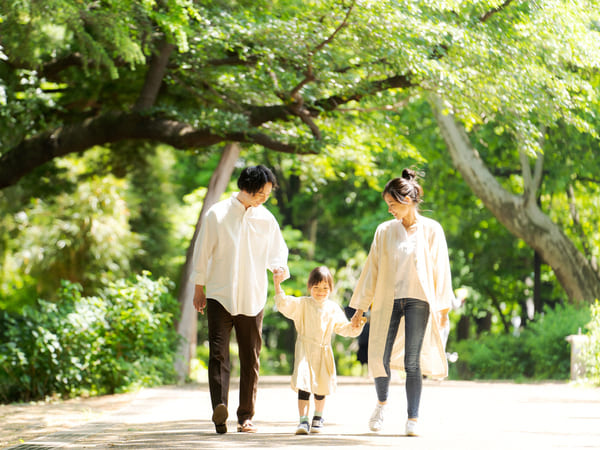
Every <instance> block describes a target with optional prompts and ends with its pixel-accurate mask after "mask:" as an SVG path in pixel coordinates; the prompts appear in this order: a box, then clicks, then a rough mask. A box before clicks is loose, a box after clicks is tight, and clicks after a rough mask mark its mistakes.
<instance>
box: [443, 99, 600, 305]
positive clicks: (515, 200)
mask: <svg viewBox="0 0 600 450" xmlns="http://www.w3.org/2000/svg"><path fill="white" fill-rule="evenodd" d="M432 103H433V111H434V115H435V118H436V121H437V123H438V126H439V128H440V131H441V133H442V136H443V138H444V140H445V141H446V145H447V146H448V151H449V152H450V156H451V157H452V161H453V163H454V166H455V167H456V169H457V170H458V171H459V172H460V173H461V174H462V176H463V179H464V180H465V181H466V183H467V184H468V185H469V186H470V188H471V189H472V190H473V193H474V194H475V195H476V196H477V197H479V198H480V199H481V201H482V202H483V203H484V204H485V206H486V207H487V208H488V209H489V210H490V211H491V212H492V214H494V216H496V218H497V219H498V220H499V221H500V222H501V223H502V224H503V225H504V226H505V227H506V228H507V229H508V230H509V231H510V232H511V233H512V234H513V235H515V236H516V237H518V238H520V239H523V241H525V242H526V243H527V244H528V245H529V246H530V247H531V248H533V249H534V250H535V251H537V252H538V253H539V255H540V257H541V258H542V259H543V260H544V262H545V263H546V264H548V265H549V266H550V267H552V269H553V270H554V273H555V274H556V277H557V279H558V281H559V282H560V284H561V286H562V287H563V289H564V290H565V292H566V293H567V295H568V296H569V299H571V301H573V302H579V301H586V302H593V301H594V300H595V299H598V298H600V278H599V276H598V274H597V273H596V272H595V271H594V269H593V267H592V264H591V262H590V261H588V260H587V259H586V258H585V256H584V255H583V254H582V253H581V252H579V250H578V249H577V247H576V246H575V245H574V244H573V242H572V241H571V240H570V239H569V238H568V237H567V236H566V235H565V234H564V233H563V231H562V229H561V228H560V227H559V226H558V225H557V224H555V223H554V222H552V221H551V220H550V218H549V217H548V216H546V215H545V214H544V213H543V212H542V210H541V209H540V208H539V206H538V205H537V203H536V195H537V186H536V181H538V182H539V179H540V177H541V163H542V161H543V159H542V158H541V157H540V158H538V161H537V163H536V167H535V174H533V176H532V174H531V173H530V171H531V167H529V164H524V161H525V158H521V161H522V168H521V170H522V173H523V179H524V184H525V186H524V187H525V191H524V193H523V195H521V196H519V195H514V194H512V193H510V192H508V191H507V190H506V189H504V188H503V187H502V185H500V183H498V181H496V179H495V178H494V176H493V175H492V174H491V173H490V171H489V170H488V168H487V167H486V166H485V163H484V162H483V161H482V160H481V158H480V157H479V154H478V152H477V150H475V148H474V147H473V145H472V144H471V142H470V141H469V138H468V136H467V133H466V131H465V129H464V127H463V126H462V124H460V123H458V122H457V121H456V120H455V119H454V116H453V115H452V114H447V113H446V112H445V111H444V110H445V109H446V107H445V106H444V104H443V101H442V100H441V99H440V98H438V97H436V98H434V99H433V102H432Z"/></svg>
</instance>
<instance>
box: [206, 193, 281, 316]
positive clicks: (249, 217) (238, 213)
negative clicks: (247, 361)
mask: <svg viewBox="0 0 600 450" xmlns="http://www.w3.org/2000/svg"><path fill="white" fill-rule="evenodd" d="M287 258H288V248H287V246H286V244H285V241H284V240H283V236H282V234H281V230H280V229H279V224H278V223H277V220H276V219H275V217H274V216H273V214H271V212H270V211H269V210H267V208H265V207H264V206H262V205H260V206H258V207H253V206H251V207H249V208H247V209H246V207H245V206H244V205H243V204H242V203H241V202H240V201H239V200H238V199H237V194H234V195H233V196H232V197H230V198H228V199H226V200H222V201H220V202H218V203H216V204H214V205H213V206H212V207H211V208H210V209H209V210H208V211H207V213H206V215H205V216H204V218H203V219H202V226H201V227H200V233H199V235H198V239H197V241H196V247H195V251H194V260H195V267H194V271H195V275H194V281H195V284H197V285H203V286H205V287H206V297H207V298H212V299H215V300H217V301H218V302H219V303H221V305H223V307H224V308H225V309H226V310H227V311H228V312H229V313H230V314H231V315H238V314H243V315H246V316H256V315H257V314H258V313H260V311H262V309H263V308H264V306H265V303H266V301H267V288H268V278H267V269H269V270H271V271H274V270H275V269H278V268H283V269H284V270H285V271H286V275H288V274H289V271H288V269H287Z"/></svg>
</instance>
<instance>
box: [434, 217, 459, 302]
mask: <svg viewBox="0 0 600 450" xmlns="http://www.w3.org/2000/svg"><path fill="white" fill-rule="evenodd" d="M431 255H432V259H433V265H432V266H433V269H434V277H433V283H434V286H435V299H436V309H437V310H438V311H440V310H444V309H450V308H451V307H452V304H453V303H454V302H455V296H454V291H453V289H452V275H451V272H450V258H449V256H448V245H447V244H446V237H445V235H444V230H443V229H442V227H441V225H439V224H438V225H437V227H436V230H435V232H434V233H433V237H432V242H431Z"/></svg>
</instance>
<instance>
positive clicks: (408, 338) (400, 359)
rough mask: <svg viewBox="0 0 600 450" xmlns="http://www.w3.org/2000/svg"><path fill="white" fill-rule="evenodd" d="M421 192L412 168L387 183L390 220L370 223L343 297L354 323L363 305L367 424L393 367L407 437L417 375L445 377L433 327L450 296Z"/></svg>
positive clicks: (380, 406)
mask: <svg viewBox="0 0 600 450" xmlns="http://www.w3.org/2000/svg"><path fill="white" fill-rule="evenodd" d="M422 195H423V189H422V188H421V186H420V185H419V183H418V182H417V179H416V174H415V172H414V171H413V170H410V169H404V170H403V171H402V177H401V178H394V179H393V180H391V181H389V182H388V183H387V185H386V186H385V189H384V191H383V199H384V200H385V202H386V203H387V205H388V211H389V212H390V213H391V214H392V215H393V216H394V219H393V220H389V221H387V222H384V223H382V224H381V225H379V226H378V227H377V230H376V231H375V237H374V239H373V243H372V244H371V249H370V251H369V256H368V258H367V262H366V263H365V267H364V268H363V270H362V273H361V275H360V278H359V280H358V284H357V286H356V289H355V291H354V295H353V296H352V300H351V301H350V306H351V307H353V308H355V309H356V313H355V314H354V316H353V317H352V322H353V323H355V324H356V323H358V321H359V320H360V319H361V317H362V316H363V313H364V312H365V311H366V310H368V309H369V307H371V327H370V336H369V356H368V367H369V374H370V375H371V376H373V377H374V380H375V389H376V391H377V399H378V402H377V405H376V407H375V411H374V412H373V415H372V416H371V419H370V421H369V427H370V428H371V430H372V431H379V430H380V429H381V426H382V424H383V413H384V409H385V404H386V402H387V397H388V392H389V384H390V375H391V373H390V367H391V368H394V369H400V370H404V371H405V372H406V399H407V407H408V420H407V421H406V434H407V435H409V436H416V435H417V431H416V426H417V418H418V416H419V402H420V399H421V388H422V378H423V377H422V375H423V374H425V375H428V376H431V377H433V378H443V377H446V376H447V374H448V363H447V361H446V354H445V352H444V345H443V342H442V339H441V337H440V330H441V329H442V328H443V327H444V326H445V325H446V323H447V321H448V311H449V309H450V304H451V300H452V299H453V297H454V294H453V292H452V283H451V276H450V261H449V259H448V248H447V245H446V238H445V237H444V231H443V230H442V227H441V225H440V224H439V223H438V222H436V221H435V220H432V219H429V218H427V217H423V216H421V215H420V214H419V212H418V206H419V203H421V197H422Z"/></svg>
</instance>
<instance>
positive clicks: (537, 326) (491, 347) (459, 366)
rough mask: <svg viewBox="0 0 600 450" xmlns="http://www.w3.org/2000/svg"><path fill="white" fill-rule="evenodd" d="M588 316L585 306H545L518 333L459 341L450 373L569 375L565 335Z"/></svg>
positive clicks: (514, 376) (513, 376) (558, 377)
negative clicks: (456, 355)
mask: <svg viewBox="0 0 600 450" xmlns="http://www.w3.org/2000/svg"><path fill="white" fill-rule="evenodd" d="M588 320H589V310H588V309H587V308H577V307H575V306H573V305H565V306H561V305H557V306H556V308H555V309H550V308H548V307H546V308H545V309H544V313H543V314H539V315H538V316H537V317H536V320H535V321H533V322H531V323H530V324H529V326H528V327H527V328H526V329H524V330H523V331H522V332H521V334H520V335H519V336H515V335H508V334H501V335H493V334H485V335H482V336H480V337H479V338H478V339H477V340H469V341H461V342H459V343H458V344H456V346H455V348H454V350H455V351H457V352H458V354H459V360H458V361H457V362H456V364H454V365H452V366H451V377H452V378H460V379H522V378H527V379H537V380H542V379H543V380H546V379H554V380H563V379H568V378H569V376H570V359H571V356H570V355H571V352H570V347H569V343H568V342H567V341H566V340H565V338H566V337H567V336H568V335H570V334H575V333H577V330H578V329H579V328H581V327H583V326H584V325H585V324H586V322H587V321H588Z"/></svg>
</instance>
